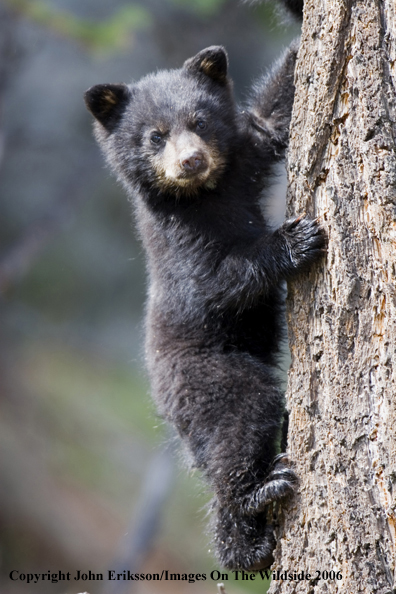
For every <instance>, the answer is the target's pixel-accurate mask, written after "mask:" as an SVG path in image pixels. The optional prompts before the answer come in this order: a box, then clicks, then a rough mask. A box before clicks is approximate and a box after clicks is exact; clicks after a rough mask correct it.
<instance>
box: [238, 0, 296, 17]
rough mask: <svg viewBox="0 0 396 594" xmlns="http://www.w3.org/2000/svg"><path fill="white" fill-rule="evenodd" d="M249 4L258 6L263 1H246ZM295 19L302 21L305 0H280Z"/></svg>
mask: <svg viewBox="0 0 396 594" xmlns="http://www.w3.org/2000/svg"><path fill="white" fill-rule="evenodd" d="M245 1H246V2H247V3H251V4H258V3H259V2H261V1H262V0H245ZM279 2H280V4H283V6H285V7H286V8H287V10H289V11H290V12H291V13H292V14H293V15H294V16H295V17H297V18H299V19H301V18H302V15H303V9H304V0H279Z"/></svg>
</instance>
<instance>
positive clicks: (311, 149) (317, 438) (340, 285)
mask: <svg viewBox="0 0 396 594" xmlns="http://www.w3.org/2000/svg"><path fill="white" fill-rule="evenodd" d="M395 13H396V4H395V1H394V0H322V1H320V2H318V1H317V0H307V2H306V5H305V16H304V25H303V31H302V41H301V49H300V54H299V61H298V65H297V72H296V102H295V108H294V115H293V120H292V125H291V146H290V153H289V202H288V204H289V211H290V212H289V214H291V215H292V214H294V213H300V212H304V211H305V212H307V213H309V214H311V215H315V216H318V217H319V218H320V220H321V221H323V225H324V227H325V228H326V229H327V231H328V236H329V245H328V256H327V259H326V260H325V261H323V262H322V263H320V265H318V266H317V267H315V270H313V271H311V272H310V273H309V274H306V275H305V276H304V277H303V278H301V279H299V280H298V281H296V282H293V283H292V284H290V286H289V298H288V322H289V332H290V346H291V352H292V366H291V370H290V374H289V386H288V407H289V409H290V429H289V451H290V454H291V458H292V459H293V460H294V462H295V467H296V471H297V474H298V476H299V478H300V485H299V489H298V493H297V496H296V497H295V498H294V499H293V500H292V501H291V502H290V504H289V506H288V508H287V509H286V510H285V511H284V512H283V514H284V515H283V521H282V523H281V528H280V534H279V541H278V547H277V551H276V563H275V565H274V566H273V569H275V571H277V570H283V571H290V572H292V571H296V572H297V573H298V572H302V571H303V570H304V571H305V572H309V573H310V574H311V576H312V578H315V577H316V576H317V573H316V572H317V571H319V572H321V579H317V580H314V579H313V580H311V581H310V582H307V581H298V580H297V581H289V580H288V581H286V582H284V581H281V580H274V581H273V582H272V586H271V589H270V593H271V594H275V593H276V594H278V593H282V594H284V593H294V592H303V593H304V594H314V593H315V594H316V593H318V592H340V593H341V592H342V593H343V594H358V593H360V592H364V593H367V594H368V593H370V594H372V593H374V592H375V593H380V594H390V593H394V592H396V589H395V588H396V584H395V561H396V559H395V530H396V500H395V494H396V156H395V131H396V126H395V120H396V91H395V87H396V63H395V59H396V19H395ZM330 571H334V572H335V573H337V572H340V574H341V575H342V579H338V580H337V579H330V578H329V577H328V576H329V575H333V574H326V573H322V572H330ZM326 575H327V577H328V579H327V580H326V579H325V578H326Z"/></svg>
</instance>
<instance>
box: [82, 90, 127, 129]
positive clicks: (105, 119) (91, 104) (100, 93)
mask: <svg viewBox="0 0 396 594" xmlns="http://www.w3.org/2000/svg"><path fill="white" fill-rule="evenodd" d="M130 98H131V92H130V90H129V88H128V87H127V85H124V84H123V83H121V84H118V85H109V84H105V85H95V86H94V87H91V88H90V89H88V91H85V93H84V100H85V104H86V106H87V108H88V110H89V111H90V112H91V113H92V115H93V116H94V117H95V118H96V119H97V120H98V122H100V123H101V124H102V126H104V127H105V128H106V130H108V131H111V129H112V128H113V127H114V126H115V124H116V123H117V122H118V120H119V119H120V117H121V116H122V114H123V112H124V110H125V107H126V105H127V104H128V102H129V101H130Z"/></svg>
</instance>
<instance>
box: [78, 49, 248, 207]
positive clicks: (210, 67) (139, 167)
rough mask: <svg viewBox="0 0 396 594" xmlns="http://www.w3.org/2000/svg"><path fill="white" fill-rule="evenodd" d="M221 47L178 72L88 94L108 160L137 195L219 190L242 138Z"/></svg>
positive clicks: (99, 88)
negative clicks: (236, 142) (238, 137)
mask: <svg viewBox="0 0 396 594" xmlns="http://www.w3.org/2000/svg"><path fill="white" fill-rule="evenodd" d="M227 68H228V59H227V54H226V51H225V49H224V48H223V47H221V46H211V47H208V48H206V49H204V50H202V51H201V52H199V53H198V54H197V55H196V56H194V57H192V58H190V59H188V60H187V61H186V62H185V63H184V64H183V67H182V68H180V69H177V70H165V71H159V72H157V73H156V74H150V75H148V76H146V77H144V78H142V79H141V80H140V81H139V82H137V83H132V84H131V85H125V84H102V85H96V86H94V87H91V88H90V89H88V91H86V93H85V102H86V105H87V107H88V109H89V111H90V112H91V113H92V114H93V116H94V117H95V119H96V122H95V134H96V138H97V140H98V142H99V144H100V145H101V147H102V150H103V152H104V154H105V156H106V159H107V161H108V162H109V164H110V165H111V167H112V168H113V169H114V170H115V171H116V173H117V174H118V176H119V178H120V179H121V181H122V182H123V183H124V185H125V186H126V187H127V189H128V190H129V191H131V192H135V191H136V190H137V191H141V190H143V191H146V193H148V194H150V192H151V193H153V192H154V193H156V194H158V193H160V194H173V195H174V196H176V197H181V196H192V195H194V194H197V193H198V192H200V191H201V190H203V189H207V190H210V189H213V188H215V187H216V184H217V182H218V180H219V178H220V177H221V175H222V174H223V173H224V171H225V169H226V167H227V164H228V156H229V153H230V149H231V146H232V144H233V142H234V140H235V136H236V117H235V103H234V99H233V93H232V82H231V80H230V79H229V78H228V76H227Z"/></svg>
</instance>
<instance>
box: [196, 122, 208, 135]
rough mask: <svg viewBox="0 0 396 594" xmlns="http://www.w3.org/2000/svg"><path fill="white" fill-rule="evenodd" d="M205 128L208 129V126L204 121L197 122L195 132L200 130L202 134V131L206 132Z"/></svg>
mask: <svg viewBox="0 0 396 594" xmlns="http://www.w3.org/2000/svg"><path fill="white" fill-rule="evenodd" d="M207 127H208V125H207V123H206V122H205V121H204V120H198V122H197V130H200V131H201V132H202V130H206V128H207Z"/></svg>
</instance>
